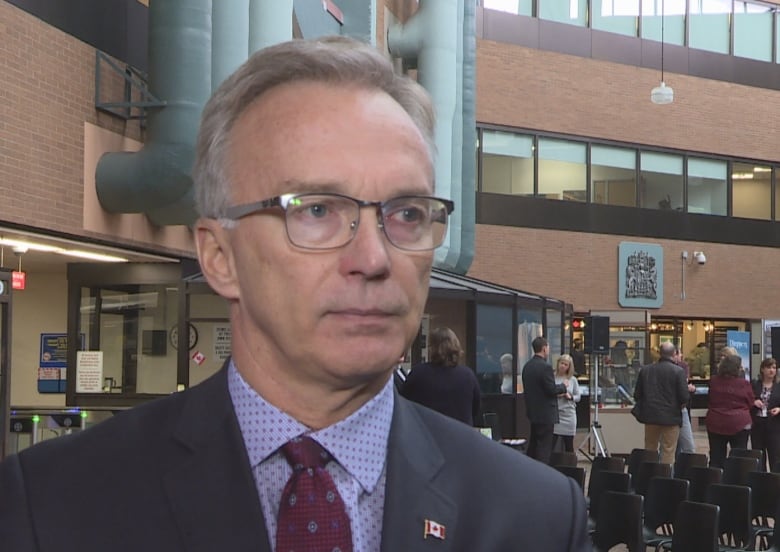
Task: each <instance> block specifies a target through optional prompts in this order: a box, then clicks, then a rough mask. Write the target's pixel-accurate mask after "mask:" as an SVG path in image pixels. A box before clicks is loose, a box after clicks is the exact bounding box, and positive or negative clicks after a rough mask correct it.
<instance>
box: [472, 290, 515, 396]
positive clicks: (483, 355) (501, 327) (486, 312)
mask: <svg viewBox="0 0 780 552" xmlns="http://www.w3.org/2000/svg"><path fill="white" fill-rule="evenodd" d="M512 310H513V309H512V307H503V306H497V305H485V304H477V340H476V348H477V351H476V359H477V370H476V372H477V379H478V380H479V386H480V389H481V390H482V392H483V393H500V392H501V383H502V380H503V375H502V372H501V356H503V355H504V354H505V353H510V354H511V352H512Z"/></svg>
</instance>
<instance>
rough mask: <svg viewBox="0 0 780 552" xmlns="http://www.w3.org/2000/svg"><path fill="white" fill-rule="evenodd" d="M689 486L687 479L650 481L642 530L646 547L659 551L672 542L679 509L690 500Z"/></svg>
mask: <svg viewBox="0 0 780 552" xmlns="http://www.w3.org/2000/svg"><path fill="white" fill-rule="evenodd" d="M689 486H690V483H689V482H688V480H686V479H676V478H673V477H653V478H652V479H650V481H649V483H648V486H647V493H646V494H645V519H644V522H643V529H642V536H643V538H644V541H645V546H653V547H655V549H656V550H659V549H660V548H661V546H662V545H663V544H664V543H670V542H671V541H672V533H673V531H674V519H675V516H676V515H677V507H678V506H679V505H680V503H681V502H683V501H685V500H688V487H689Z"/></svg>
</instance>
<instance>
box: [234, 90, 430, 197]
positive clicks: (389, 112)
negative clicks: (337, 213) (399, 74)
mask: <svg viewBox="0 0 780 552" xmlns="http://www.w3.org/2000/svg"><path fill="white" fill-rule="evenodd" d="M228 172H229V175H230V178H231V181H232V183H233V185H234V186H235V193H236V194H237V195H239V196H244V197H245V198H246V199H257V198H258V197H259V196H260V195H265V196H269V195H278V194H282V193H288V192H297V191H307V190H329V191H337V192H341V193H346V194H348V195H354V196H355V197H360V198H362V199H385V198H387V197H392V196H393V195H400V194H404V193H425V194H430V193H432V192H433V167H432V161H431V158H430V154H429V151H428V148H427V145H426V143H425V140H424V139H423V136H422V133H421V132H420V131H419V129H418V128H417V126H416V125H415V124H414V122H413V121H412V119H411V117H410V116H409V115H408V114H407V113H406V111H404V109H403V108H402V107H401V106H400V105H399V104H398V103H397V102H396V101H395V100H393V99H392V98H391V97H390V96H388V95H387V94H385V93H384V92H382V91H379V90H370V89H366V88H358V87H354V86H353V87H348V86H347V87H344V86H339V87H336V86H334V85H331V84H326V83H318V82H296V83H288V84H284V85H279V86H277V87H274V88H272V89H271V90H269V91H268V92H266V93H265V94H264V95H263V96H261V97H260V98H258V99H257V100H256V101H255V102H254V103H252V104H251V105H250V106H249V107H247V108H246V110H244V112H243V113H242V114H241V116H240V117H239V118H238V119H237V120H236V123H235V124H234V127H233V129H232V131H231V136H230V147H229V150H228ZM302 187H303V189H301V188H302Z"/></svg>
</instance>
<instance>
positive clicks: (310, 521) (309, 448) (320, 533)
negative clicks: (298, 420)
mask: <svg viewBox="0 0 780 552" xmlns="http://www.w3.org/2000/svg"><path fill="white" fill-rule="evenodd" d="M282 453H283V454H284V456H285V458H287V461H288V462H289V463H290V466H292V469H293V474H292V476H290V479H289V480H288V481H287V485H285V487H284V490H283V491H282V500H281V502H280V504H279V518H278V519H277V523H276V552H320V551H321V552H352V531H351V529H350V526H349V517H348V516H347V510H346V508H345V506H344V501H343V500H341V495H339V492H338V490H337V489H336V485H335V483H333V478H332V477H331V476H330V474H329V473H328V471H327V470H326V469H325V465H326V464H327V463H328V462H330V461H331V460H332V458H333V457H332V456H331V455H330V453H328V451H326V450H325V449H324V448H322V446H320V444H319V443H317V441H315V440H314V439H311V438H310V437H296V438H295V439H293V440H292V441H289V442H288V443H286V444H285V445H284V446H283V447H282Z"/></svg>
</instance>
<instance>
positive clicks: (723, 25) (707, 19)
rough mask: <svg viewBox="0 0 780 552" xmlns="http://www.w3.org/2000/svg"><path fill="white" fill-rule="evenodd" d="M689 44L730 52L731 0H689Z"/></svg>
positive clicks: (693, 46) (711, 50)
mask: <svg viewBox="0 0 780 552" xmlns="http://www.w3.org/2000/svg"><path fill="white" fill-rule="evenodd" d="M688 5H689V8H690V33H691V34H690V37H689V39H688V46H690V47H691V48H698V49H700V50H709V51H710V52H718V53H720V54H728V53H729V30H730V28H729V27H730V19H731V13H732V12H731V0H689V4H688Z"/></svg>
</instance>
